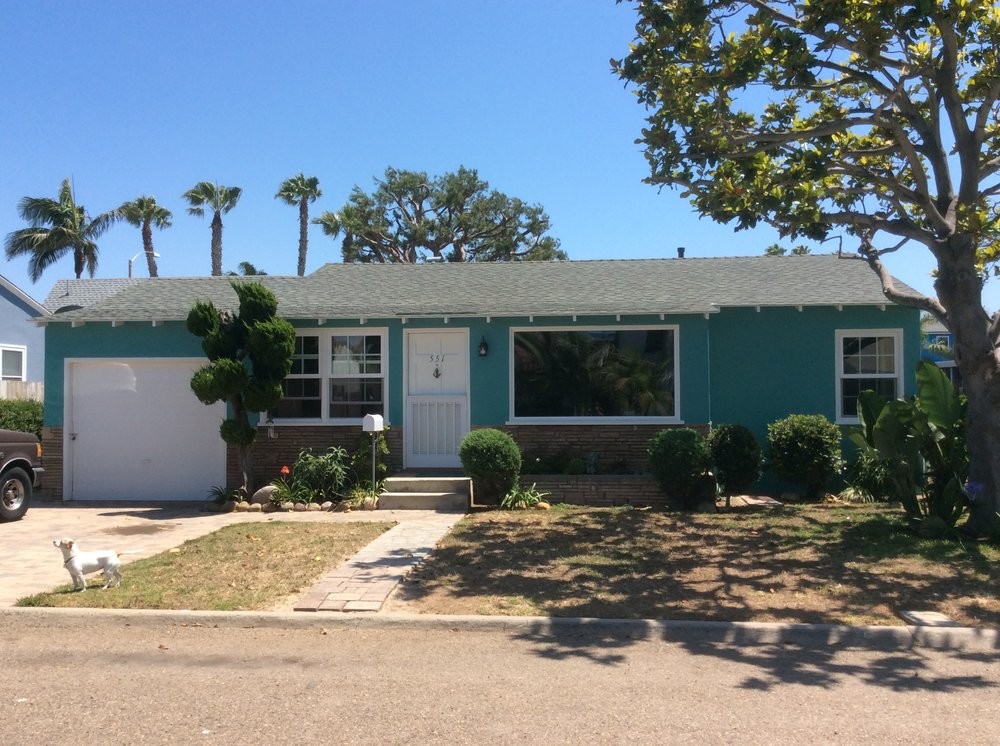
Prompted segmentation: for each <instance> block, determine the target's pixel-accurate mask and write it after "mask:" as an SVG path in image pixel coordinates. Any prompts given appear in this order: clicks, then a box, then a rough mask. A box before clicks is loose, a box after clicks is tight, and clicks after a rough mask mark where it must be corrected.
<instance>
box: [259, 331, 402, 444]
mask: <svg viewBox="0 0 1000 746" xmlns="http://www.w3.org/2000/svg"><path fill="white" fill-rule="evenodd" d="M282 387H283V389H284V397H283V398H282V400H281V401H280V402H279V403H278V404H277V405H276V406H275V407H274V409H272V410H271V417H272V418H273V419H274V420H276V421H277V420H288V421H300V422H301V421H309V422H323V423H333V424H346V423H354V422H356V421H357V420H360V419H361V418H362V417H364V416H365V415H366V414H380V415H382V416H383V417H384V416H385V413H386V406H385V399H386V397H385V392H386V335H385V331H384V330H364V331H353V330H350V331H342V330H331V331H327V332H319V333H308V334H304V333H303V334H299V335H298V336H297V337H296V339H295V353H294V355H293V356H292V371H291V373H289V375H288V377H287V378H285V380H284V382H283V384H282Z"/></svg>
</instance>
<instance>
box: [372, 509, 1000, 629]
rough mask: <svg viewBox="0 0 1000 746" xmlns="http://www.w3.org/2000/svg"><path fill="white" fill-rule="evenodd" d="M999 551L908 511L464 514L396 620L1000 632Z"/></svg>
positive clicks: (398, 602) (414, 580) (392, 607)
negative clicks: (470, 617) (920, 532)
mask: <svg viewBox="0 0 1000 746" xmlns="http://www.w3.org/2000/svg"><path fill="white" fill-rule="evenodd" d="M998 594H1000V548H997V547H996V546H995V545H987V544H982V543H969V542H966V543H962V542H960V541H958V540H951V541H948V540H927V539H921V538H919V537H917V536H915V535H914V534H912V533H910V532H908V531H907V530H906V529H905V528H904V526H903V523H902V513H901V511H899V509H898V508H890V507H887V506H872V505H858V506H851V505H842V504H832V505H831V504H822V505H802V506H789V507H779V508H769V509H765V510H756V511H737V510H734V511H731V512H727V513H717V514H680V513H664V512H659V511H655V510H639V509H627V508H607V509H595V508H578V507H569V506H556V507H555V508H553V509H552V510H551V511H525V512H513V513H512V512H484V513H477V514H474V515H471V516H469V517H467V518H466V519H465V520H463V521H462V522H460V523H459V524H458V525H457V526H456V527H455V529H454V530H453V531H452V532H451V534H449V536H447V537H446V538H445V539H444V541H442V543H441V544H440V545H439V546H438V548H437V549H436V550H435V552H434V553H433V554H432V555H431V557H430V558H429V559H428V561H427V562H425V563H424V564H423V565H422V566H421V567H420V568H418V570H417V571H416V572H415V573H414V574H412V575H411V576H410V578H409V579H408V581H407V582H406V584H405V585H404V586H403V587H401V588H400V589H399V590H397V592H396V593H395V594H394V596H393V597H392V598H391V599H390V602H389V604H387V607H386V610H387V611H408V612H418V613H435V614H503V615H543V616H583V617H605V618H661V619H714V620H727V621H757V622H764V621H781V622H808V623H821V622H832V623H841V624H901V623H902V620H901V619H900V618H899V612H900V611H902V610H919V611H938V612H942V613H944V614H947V615H948V616H950V617H951V618H953V619H954V620H956V621H957V622H958V623H960V624H962V625H970V626H977V625H991V626H993V625H1000V595H998Z"/></svg>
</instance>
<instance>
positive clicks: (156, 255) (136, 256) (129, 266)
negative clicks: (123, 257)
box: [128, 251, 160, 277]
mask: <svg viewBox="0 0 1000 746" xmlns="http://www.w3.org/2000/svg"><path fill="white" fill-rule="evenodd" d="M145 253H146V252H145V251H140V252H139V254H145ZM139 254H136V255H135V256H134V257H132V258H131V259H129V260H128V276H129V277H131V276H132V263H133V262H134V261H135V260H136V259H138V258H139ZM153 258H154V259H159V258H160V255H159V254H157V253H156V252H155V251H154V252H153Z"/></svg>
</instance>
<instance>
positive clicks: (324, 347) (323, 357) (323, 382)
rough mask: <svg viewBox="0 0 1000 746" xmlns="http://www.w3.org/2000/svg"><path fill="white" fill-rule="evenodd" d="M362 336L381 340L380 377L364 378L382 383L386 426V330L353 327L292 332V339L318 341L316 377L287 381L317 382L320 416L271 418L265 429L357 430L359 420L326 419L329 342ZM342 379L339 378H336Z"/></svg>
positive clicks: (328, 403)
mask: <svg viewBox="0 0 1000 746" xmlns="http://www.w3.org/2000/svg"><path fill="white" fill-rule="evenodd" d="M352 335H353V336H365V337H375V336H378V337H381V338H382V344H381V348H382V365H381V367H382V375H381V376H368V377H369V378H381V379H382V408H383V417H384V419H385V423H386V424H387V425H388V424H390V423H389V329H388V327H372V326H365V327H357V328H350V329H348V328H343V329H340V328H329V329H296V330H295V336H296V337H319V375H318V376H314V375H311V374H310V375H295V376H292V375H290V376H288V377H289V378H295V379H298V380H304V379H307V378H319V381H320V387H319V393H320V412H321V413H322V416H321V417H294V418H293V417H284V418H278V417H275V418H274V420H273V422H267V424H268V425H272V424H273V425H274V426H275V427H281V426H284V425H288V426H301V425H353V426H356V427H361V420H362V419H364V418H363V417H330V416H329V414H328V413H329V411H330V381H331V380H333V372H332V370H333V359H332V357H333V356H332V350H331V345H332V339H333V338H334V337H346V336H352ZM338 377H342V376H338ZM266 418H267V413H266V412H265V413H263V414H262V416H261V422H262V423H263V422H264V421H265V420H266Z"/></svg>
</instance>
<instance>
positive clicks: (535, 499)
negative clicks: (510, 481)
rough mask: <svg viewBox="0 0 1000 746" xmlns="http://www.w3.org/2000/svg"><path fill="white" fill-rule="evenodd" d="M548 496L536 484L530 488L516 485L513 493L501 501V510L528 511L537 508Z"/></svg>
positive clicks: (512, 490)
mask: <svg viewBox="0 0 1000 746" xmlns="http://www.w3.org/2000/svg"><path fill="white" fill-rule="evenodd" d="M548 496H549V493H548V492H542V491H541V490H539V489H538V485H537V484H535V483H532V485H531V486H530V487H528V488H525V487H521V486H520V485H516V484H515V485H514V487H513V488H512V489H511V491H510V492H508V493H507V494H506V495H504V496H503V498H502V499H501V500H500V508H501V509H502V510H526V509H527V508H533V507H535V506H536V505H538V503H540V502H542V500H543V499H544V498H546V497H548Z"/></svg>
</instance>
